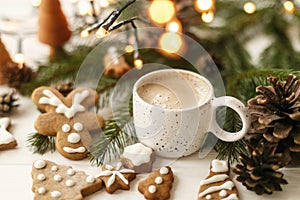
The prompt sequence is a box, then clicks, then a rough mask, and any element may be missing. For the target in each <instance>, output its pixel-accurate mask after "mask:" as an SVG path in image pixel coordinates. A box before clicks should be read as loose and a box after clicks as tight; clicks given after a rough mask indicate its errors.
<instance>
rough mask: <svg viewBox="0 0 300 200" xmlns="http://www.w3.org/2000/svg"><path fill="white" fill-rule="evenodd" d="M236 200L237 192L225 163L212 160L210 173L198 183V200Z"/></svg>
mask: <svg viewBox="0 0 300 200" xmlns="http://www.w3.org/2000/svg"><path fill="white" fill-rule="evenodd" d="M219 199H220V200H238V191H237V189H236V187H235V185H234V183H233V181H232V180H231V179H230V177H229V168H228V163H227V161H223V160H217V159H214V160H213V161H212V162H211V168H210V173H209V175H208V176H207V177H206V179H205V180H202V181H201V182H200V189H199V194H198V200H219Z"/></svg>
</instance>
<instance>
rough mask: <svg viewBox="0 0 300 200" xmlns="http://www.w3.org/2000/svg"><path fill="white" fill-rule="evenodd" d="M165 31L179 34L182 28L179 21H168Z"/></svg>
mask: <svg viewBox="0 0 300 200" xmlns="http://www.w3.org/2000/svg"><path fill="white" fill-rule="evenodd" d="M166 29H167V30H168V31H172V32H181V31H182V26H181V23H180V21H179V20H177V19H175V20H172V21H170V22H169V23H168V24H167V25H166Z"/></svg>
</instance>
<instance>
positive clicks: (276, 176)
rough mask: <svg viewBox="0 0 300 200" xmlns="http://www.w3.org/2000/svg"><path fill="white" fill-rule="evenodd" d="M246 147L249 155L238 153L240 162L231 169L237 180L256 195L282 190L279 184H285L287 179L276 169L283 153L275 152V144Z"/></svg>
mask: <svg viewBox="0 0 300 200" xmlns="http://www.w3.org/2000/svg"><path fill="white" fill-rule="evenodd" d="M247 149H248V152H249V155H250V156H248V155H245V154H240V160H241V162H242V164H237V165H236V168H235V169H233V172H234V173H236V174H237V175H238V176H237V181H239V182H242V184H243V185H244V186H246V188H247V189H248V190H251V191H254V192H255V193H256V194H258V195H262V194H264V193H267V194H272V192H273V191H282V188H281V185H283V184H287V181H286V180H285V179H283V173H281V172H278V171H277V170H278V169H279V168H280V160H282V157H284V156H285V155H283V154H281V153H275V150H276V146H274V145H272V146H271V145H265V144H264V143H261V144H260V145H259V146H258V147H256V148H254V147H251V146H248V147H247Z"/></svg>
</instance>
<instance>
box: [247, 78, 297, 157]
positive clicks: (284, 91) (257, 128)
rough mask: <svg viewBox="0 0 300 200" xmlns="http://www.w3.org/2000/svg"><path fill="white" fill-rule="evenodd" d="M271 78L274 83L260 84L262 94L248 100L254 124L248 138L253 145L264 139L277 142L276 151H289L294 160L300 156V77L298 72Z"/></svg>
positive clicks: (258, 90) (259, 88)
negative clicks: (285, 78)
mask: <svg viewBox="0 0 300 200" xmlns="http://www.w3.org/2000/svg"><path fill="white" fill-rule="evenodd" d="M268 81H269V82H270V83H271V84H272V85H271V86H258V87H257V88H256V91H257V92H258V93H260V95H258V96H256V97H255V98H252V99H250V100H249V101H248V106H249V111H250V113H251V117H252V125H251V128H250V130H249V135H248V136H247V137H246V139H249V140H250V144H251V145H253V146H256V145H257V144H258V143H259V142H260V141H264V140H266V141H267V142H269V143H272V144H276V145H277V148H276V152H281V153H289V155H288V154H287V155H288V156H290V157H292V162H293V163H295V162H297V160H300V96H299V95H300V81H299V80H298V79H297V77H296V76H295V75H289V77H288V78H287V80H286V81H281V80H279V79H278V78H275V77H270V78H268ZM262 139H263V140H262Z"/></svg>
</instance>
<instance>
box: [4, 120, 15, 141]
mask: <svg viewBox="0 0 300 200" xmlns="http://www.w3.org/2000/svg"><path fill="white" fill-rule="evenodd" d="M9 125H10V119H9V118H8V117H3V118H0V144H9V143H11V142H13V141H15V138H14V137H13V136H12V135H11V133H10V132H8V131H7V130H6V129H7V127H8V126H9Z"/></svg>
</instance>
